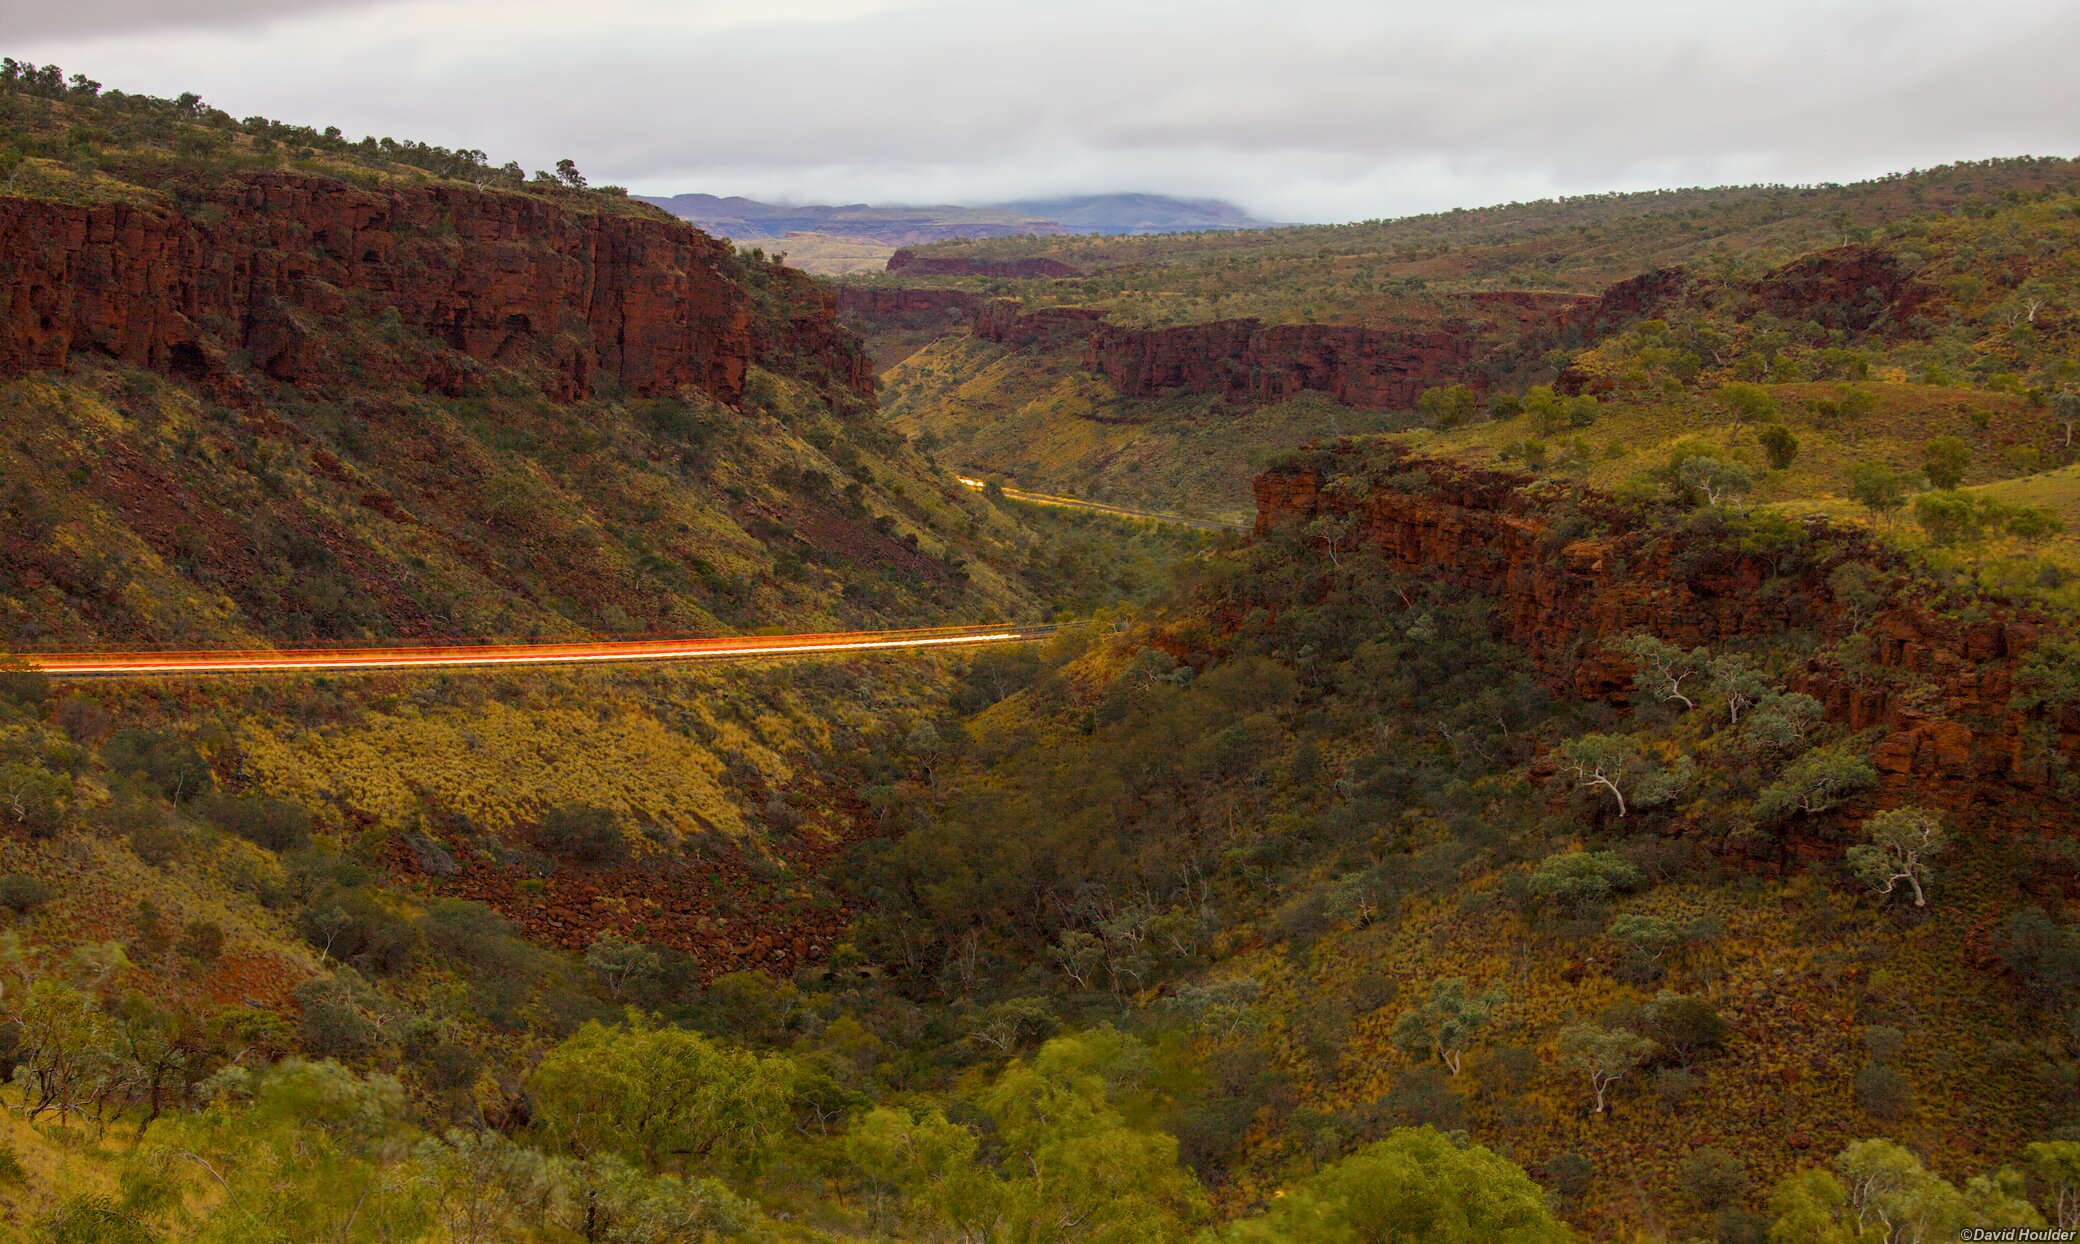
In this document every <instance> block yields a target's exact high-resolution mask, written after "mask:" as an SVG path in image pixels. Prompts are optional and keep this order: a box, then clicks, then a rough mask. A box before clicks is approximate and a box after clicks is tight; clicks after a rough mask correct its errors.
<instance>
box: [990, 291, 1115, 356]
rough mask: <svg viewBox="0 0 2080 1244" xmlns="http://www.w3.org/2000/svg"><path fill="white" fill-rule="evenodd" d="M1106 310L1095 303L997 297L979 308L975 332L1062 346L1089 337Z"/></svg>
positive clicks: (1007, 340)
mask: <svg viewBox="0 0 2080 1244" xmlns="http://www.w3.org/2000/svg"><path fill="white" fill-rule="evenodd" d="M1104 319H1105V313H1104V312H1103V311H1100V310H1098V309H1096V308H1094V307H1037V308H1035V309H1033V310H1031V311H1028V310H1026V309H1025V305H1024V304H1023V303H1021V302H1019V301H1018V300H1017V299H1015V298H997V299H993V300H992V301H990V302H988V303H986V304H984V305H983V307H982V309H981V310H979V311H978V312H976V314H975V318H974V322H973V327H974V330H975V335H976V336H977V337H981V338H982V339H984V340H985V341H997V342H1002V343H1004V344H1006V345H1015V346H1047V347H1053V346H1062V345H1068V344H1071V343H1073V342H1077V341H1082V340H1085V339H1087V338H1088V337H1089V336H1090V335H1091V333H1092V332H1093V331H1094V330H1096V329H1098V328H1100V327H1102V326H1103V323H1104Z"/></svg>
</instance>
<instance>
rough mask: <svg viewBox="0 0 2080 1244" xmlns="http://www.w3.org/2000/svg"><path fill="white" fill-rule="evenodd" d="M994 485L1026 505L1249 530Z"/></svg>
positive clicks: (977, 484)
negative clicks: (1049, 506) (1050, 506)
mask: <svg viewBox="0 0 2080 1244" xmlns="http://www.w3.org/2000/svg"><path fill="white" fill-rule="evenodd" d="M953 478H954V479H956V480H958V481H960V485H961V487H963V488H971V489H973V490H975V491H976V492H981V491H983V490H984V489H986V488H988V487H989V481H988V480H986V479H979V478H977V477H975V476H973V475H956V476H954V477H953ZM998 487H999V488H1000V489H1001V490H1002V491H1003V493H1004V497H1005V499H1006V500H1010V501H1023V502H1025V503H1027V504H1028V505H1052V506H1059V507H1060V508H1062V509H1065V510H1088V511H1090V512H1091V513H1094V514H1110V515H1112V516H1113V517H1114V518H1138V519H1141V520H1143V521H1145V522H1151V523H1176V524H1179V525H1182V526H1185V527H1197V528H1198V529H1199V530H1201V531H1247V530H1249V524H1248V523H1233V522H1223V521H1221V520H1219V519H1213V518H1186V517H1185V516H1184V515H1182V514H1163V513H1159V512H1157V511H1155V510H1136V509H1133V508H1131V507H1129V506H1124V505H1112V504H1110V503H1109V502H1105V501H1085V500H1084V499H1083V498H1081V497H1062V496H1057V495H1055V494H1054V493H1051V492H1029V491H1027V490H1026V489H1023V488H1013V487H1012V486H1011V485H1009V484H999V485H998Z"/></svg>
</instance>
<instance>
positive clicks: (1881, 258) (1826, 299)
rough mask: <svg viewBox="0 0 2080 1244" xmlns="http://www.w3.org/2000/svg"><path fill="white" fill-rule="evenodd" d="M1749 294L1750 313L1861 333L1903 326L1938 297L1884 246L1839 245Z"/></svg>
mask: <svg viewBox="0 0 2080 1244" xmlns="http://www.w3.org/2000/svg"><path fill="white" fill-rule="evenodd" d="M1746 292H1747V295H1748V299H1749V304H1748V308H1747V313H1748V314H1750V315H1753V314H1756V313H1759V312H1762V311H1768V312H1770V313H1772V314H1774V315H1776V316H1778V317H1780V318H1782V319H1787V320H1792V321H1804V320H1812V321H1814V322H1815V323H1817V324H1819V325H1821V326H1822V327H1824V328H1838V329H1844V330H1847V331H1849V332H1857V333H1861V332H1871V331H1873V330H1883V329H1887V328H1895V329H1896V328H1900V327H1903V326H1905V325H1906V323H1907V321H1908V320H1909V319H1911V318H1912V317H1913V316H1914V315H1915V314H1916V313H1917V312H1919V311H1920V310H1921V309H1922V308H1923V307H1924V306H1926V305H1927V304H1928V303H1929V302H1930V301H1931V300H1932V299H1933V298H1934V297H1935V290H1934V289H1932V288H1931V287H1929V286H1926V285H1923V284H1922V283H1921V282H1919V281H1917V280H1915V279H1914V278H1913V277H1912V276H1911V275H1910V274H1909V273H1908V272H1907V270H1906V269H1905V267H1904V266H1902V265H1901V263H1900V261H1899V259H1898V257H1897V256H1895V255H1894V254H1893V253H1892V252H1891V251H1888V250H1886V249H1885V248H1883V247H1880V246H1838V247H1836V248H1834V249H1833V250H1825V251H1819V252H1816V253H1814V254H1811V255H1807V256H1805V257H1803V258H1800V259H1795V260H1793V261H1791V262H1790V263H1787V264H1785V265H1784V266H1783V267H1781V268H1778V269H1776V270H1775V271H1773V272H1771V273H1769V274H1768V275H1767V276H1764V277H1762V278H1761V279H1760V280H1757V281H1754V282H1751V283H1750V284H1749V285H1748V286H1747V289H1746Z"/></svg>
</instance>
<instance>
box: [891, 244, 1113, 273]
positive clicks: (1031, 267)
mask: <svg viewBox="0 0 2080 1244" xmlns="http://www.w3.org/2000/svg"><path fill="white" fill-rule="evenodd" d="M888 270H889V271H890V272H901V273H903V274H905V275H907V276H982V277H997V278H1001V279H1004V280H1015V281H1021V280H1045V279H1048V278H1051V277H1075V276H1082V275H1083V269H1081V268H1079V267H1077V266H1076V265H1074V264H1067V263H1063V262H1062V261H1061V260H1059V259H1042V258H1038V257H1032V258H1026V259H957V258H951V257H948V256H944V255H919V254H918V253H917V252H916V251H913V250H910V249H909V248H908V247H905V248H904V249H902V250H899V251H897V252H896V253H895V254H893V255H890V256H889V257H888Z"/></svg>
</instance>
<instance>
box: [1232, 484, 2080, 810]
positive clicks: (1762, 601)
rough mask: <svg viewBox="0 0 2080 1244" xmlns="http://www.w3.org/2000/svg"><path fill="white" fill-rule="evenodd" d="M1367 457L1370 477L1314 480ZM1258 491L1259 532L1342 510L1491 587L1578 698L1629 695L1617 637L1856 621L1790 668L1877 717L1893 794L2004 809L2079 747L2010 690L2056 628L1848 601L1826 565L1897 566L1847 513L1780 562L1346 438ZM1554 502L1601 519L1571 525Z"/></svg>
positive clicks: (1842, 710)
mask: <svg viewBox="0 0 2080 1244" xmlns="http://www.w3.org/2000/svg"><path fill="white" fill-rule="evenodd" d="M1361 469H1364V470H1368V471H1370V472H1371V474H1372V476H1373V478H1374V479H1375V481H1376V483H1375V486H1374V487H1372V488H1369V489H1364V490H1357V491H1356V493H1355V495H1354V494H1353V492H1352V490H1347V489H1341V488H1339V489H1330V490H1325V489H1324V488H1323V484H1324V483H1325V482H1326V481H1327V480H1328V479H1329V478H1332V477H1334V476H1336V475H1338V474H1343V473H1346V472H1351V471H1357V470H1361ZM1255 491H1256V500H1257V530H1258V532H1259V533H1264V532H1268V531H1270V530H1272V529H1273V528H1277V527H1282V526H1286V525H1289V524H1295V523H1303V524H1304V523H1306V522H1309V521H1311V520H1312V519H1314V518H1316V517H1319V516H1323V515H1336V516H1344V515H1348V516H1351V517H1353V518H1354V519H1355V520H1356V522H1357V524H1358V527H1359V530H1360V531H1361V532H1362V538H1363V539H1364V540H1365V541H1367V542H1369V543H1370V544H1371V545H1373V546H1374V547H1376V548H1378V549H1379V550H1380V551H1381V553H1382V554H1384V555H1385V557H1386V559H1387V561H1388V562H1389V563H1390V564H1391V565H1394V566H1396V567H1398V568H1400V569H1403V570H1407V571H1411V572H1418V573H1421V574H1423V575H1426V576H1430V577H1433V578H1439V579H1443V580H1445V581H1447V582H1450V583H1454V584H1457V585H1459V586H1461V587H1464V588H1468V589H1471V590H1475V591H1479V592H1483V593H1486V594H1489V595H1491V596H1493V597H1494V598H1495V601H1496V605H1497V608H1498V610H1499V613H1500V616H1501V620H1502V625H1503V628H1504V630H1505V632H1506V634H1507V635H1508V637H1509V638H1510V639H1511V640H1513V641H1514V642H1516V643H1519V644H1521V645H1523V646H1524V647H1525V648H1526V649H1527V650H1528V651H1529V652H1530V653H1532V655H1533V656H1534V658H1535V659H1536V660H1537V661H1538V662H1539V663H1540V665H1541V666H1542V668H1543V669H1544V670H1545V671H1546V672H1547V674H1548V675H1549V676H1550V677H1551V678H1552V679H1553V681H1554V682H1555V683H1556V684H1557V685H1560V686H1564V687H1567V688H1569V689H1571V690H1572V691H1574V692H1575V693H1577V694H1579V695H1582V696H1584V697H1587V698H1592V699H1600V700H1606V701H1611V702H1618V703H1622V702H1624V700H1625V698H1626V695H1627V693H1628V692H1629V691H1630V689H1631V679H1632V667H1631V664H1630V663H1629V662H1628V661H1627V660H1625V659H1624V658H1623V657H1622V656H1620V655H1618V654H1617V653H1616V652H1615V651H1614V650H1613V647H1612V643H1613V641H1615V640H1617V639H1619V638H1621V637H1623V636H1625V635H1629V634H1631V633H1634V632H1639V631H1644V632H1648V633H1650V634H1654V635H1657V636H1659V637H1661V638H1662V639H1665V640H1667V641H1669V642H1671V643H1675V644H1678V645H1683V646H1686V647H1687V646H1693V645H1698V644H1704V645H1718V644H1723V643H1725V642H1727V641H1729V640H1736V639H1740V638H1743V637H1757V636H1772V635H1782V634H1785V633H1789V632H1797V631H1804V632H1808V633H1811V634H1817V635H1819V636H1820V637H1822V638H1823V639H1825V640H1830V641H1839V640H1841V639H1843V638H1845V637H1847V636H1849V635H1850V634H1851V633H1852V632H1856V631H1858V629H1859V622H1860V633H1861V634H1862V635H1863V636H1865V637H1866V638H1867V640H1868V642H1867V643H1866V644H1865V645H1863V647H1864V656H1863V658H1862V663H1861V664H1860V665H1859V667H1858V668H1856V669H1853V670H1852V669H1850V668H1848V667H1847V666H1846V665H1845V664H1844V662H1843V661H1842V660H1841V659H1839V658H1837V657H1834V656H1826V655H1823V656H1818V657H1814V658H1811V659H1810V660H1808V661H1807V663H1806V664H1805V665H1804V667H1803V668H1802V669H1801V670H1800V671H1799V672H1798V674H1797V676H1796V678H1795V679H1794V685H1795V686H1796V688H1797V689H1798V690H1801V691H1804V692H1806V693H1807V694H1810V695H1812V696H1814V697H1815V698H1816V699H1818V700H1819V701H1820V702H1821V703H1822V704H1823V705H1824V706H1825V707H1826V710H1827V714H1828V717H1829V718H1830V720H1833V721H1837V722H1841V723H1844V724H1846V725H1848V726H1849V727H1851V728H1852V729H1856V730H1876V731H1878V732H1879V740H1878V742H1877V744H1876V748H1875V751H1874V753H1873V758H1874V763H1875V764H1876V765H1877V767H1878V768H1879V770H1880V771H1881V772H1882V773H1883V774H1885V775H1886V777H1887V779H1888V793H1889V795H1890V796H1891V797H1893V798H1896V799H1897V798H1906V797H1909V796H1911V798H1912V799H1913V800H1914V801H1917V802H1922V803H1935V804H1941V805H1944V806H1948V807H1952V808H1959V809H1962V808H1967V807H1974V806H1976V807H1979V808H1980V809H1981V810H1982V811H1983V810H1985V809H1987V808H1989V807H1991V808H1998V809H2000V810H2001V811H2002V813H2003V815H2016V812H2015V808H2014V807H2013V806H2011V805H2010V801H2012V800H2015V799H2018V798H2040V797H2043V796H2045V795H2046V794H2047V791H2048V784H2049V782H2050V780H2051V774H2052V771H2053V765H2052V763H2051V762H2052V760H2053V759H2054V757H2062V758H2063V759H2064V760H2065V761H2066V762H2067V763H2069V764H2072V763H2080V709H2076V708H2074V707H2072V706H2066V707H2063V708H2057V709H2046V708H2043V707H2041V706H2038V707H2028V706H2025V704H2024V702H2022V701H2017V700H2016V698H2015V694H2014V693H2015V690H2016V686H2017V673H2018V670H2019V668H2020V666H2021V664H2022V662H2023V661H2024V660H2025V659H2026V658H2027V656H2028V654H2029V653H2030V652H2031V650H2032V649H2034V648H2035V647H2036V645H2037V644H2039V643H2040V642H2042V641H2043V640H2044V639H2045V638H2046V636H2047V634H2055V633H2058V628H2057V627H2056V626H2055V625H2054V624H2053V623H2051V622H2050V621H2048V620H2047V619H2045V618H2043V617H2040V616H2036V615H2034V614H2032V613H2030V612H2029V611H2028V610H2025V609H2022V608H2019V607H2015V606H2008V605H2001V604H1997V603H1994V602H1987V601H1976V602H1973V604H1974V607H1973V608H1972V609H1971V610H1969V611H1960V612H1962V613H1964V614H1966V615H1967V616H1968V618H1969V620H1965V619H1964V618H1961V617H1953V616H1950V615H1947V614H1945V613H1944V612H1942V611H1941V610H1940V608H1939V603H1938V602H1936V601H1934V600H1932V599H1931V598H1930V596H1929V595H1928V594H1927V593H1915V592H1910V591H1908V590H1906V589H1904V588H1896V589H1894V590H1893V591H1892V592H1891V593H1890V594H1889V595H1888V596H1887V598H1886V599H1885V600H1884V602H1883V604H1882V605H1880V606H1879V607H1878V608H1877V609H1875V610H1874V611H1869V610H1866V612H1865V613H1864V615H1863V616H1862V617H1861V618H1859V617H1858V616H1857V611H1856V610H1855V609H1854V608H1853V607H1852V606H1851V605H1850V604H1849V603H1847V602H1845V601H1842V600H1840V599H1838V598H1837V597H1836V595H1835V593H1834V591H1833V590H1832V589H1831V587H1830V586H1829V575H1830V573H1831V572H1832V570H1833V569H1834V568H1836V567H1837V566H1839V565H1841V564H1842V563H1843V562H1844V561H1847V560H1850V559H1859V560H1865V561H1869V562H1873V563H1875V564H1877V565H1879V566H1881V567H1882V568H1883V569H1885V570H1887V571H1888V572H1891V573H1893V574H1895V575H1897V574H1898V572H1899V571H1900V570H1901V569H1902V568H1901V566H1900V564H1899V563H1898V560H1897V558H1896V556H1895V555H1892V554H1889V553H1886V552H1883V551H1881V550H1878V549H1875V548H1874V547H1872V546H1871V545H1870V544H1869V543H1868V541H1867V539H1866V538H1865V537H1864V536H1863V534H1862V533H1861V532H1858V531H1855V530H1853V529H1842V528H1829V527H1827V526H1826V525H1825V524H1824V523H1821V522H1819V521H1818V520H1814V521H1813V522H1812V523H1810V524H1809V526H1810V527H1812V528H1813V530H1812V533H1811V534H1812V535H1813V536H1815V537H1816V539H1815V540H1814V541H1813V542H1812V545H1813V547H1814V548H1816V549H1820V550H1822V551H1821V552H1819V553H1818V554H1816V555H1815V556H1814V557H1812V558H1810V559H1807V560H1806V561H1805V562H1803V563H1802V564H1801V565H1800V566H1799V567H1798V568H1797V569H1795V570H1793V571H1791V572H1790V573H1789V574H1788V575H1787V574H1785V573H1778V572H1776V571H1775V570H1774V569H1773V567H1772V566H1771V564H1770V563H1769V561H1768V559H1767V557H1766V556H1765V555H1763V554H1758V553H1743V552H1741V551H1740V550H1739V548H1738V547H1737V546H1736V545H1735V544H1734V543H1733V542H1730V541H1729V542H1727V543H1726V544H1725V545H1724V546H1723V547H1715V546H1711V545H1704V544H1700V543H1698V542H1696V541H1694V540H1687V541H1686V539H1685V538H1684V537H1683V536H1681V535H1679V534H1677V533H1674V532H1671V531H1669V530H1666V529H1665V528H1662V527H1657V526H1656V525H1655V524H1653V523H1652V522H1650V521H1648V520H1647V519H1646V518H1645V517H1643V516H1642V515H1641V514H1640V513H1639V512H1638V511H1636V510H1630V509H1626V508H1624V507H1622V506H1620V505H1618V504H1617V503H1615V502H1614V501H1611V500H1609V499H1608V498H1603V497H1600V496H1597V495H1595V494H1589V493H1571V494H1569V495H1567V496H1565V497H1562V496H1558V495H1556V494H1555V493H1554V492H1553V491H1552V490H1551V487H1550V486H1549V485H1535V484H1534V483H1533V481H1531V480H1530V479H1528V478H1527V477H1524V476H1519V475H1512V474H1508V473H1504V472H1497V471H1487V470H1479V469H1474V468H1469V467H1465V466H1461V465H1459V464H1456V463H1451V462H1447V461H1443V460H1438V459H1429V458H1421V457H1417V456H1414V455H1408V454H1405V453H1398V452H1394V451H1389V453H1388V454H1387V455H1386V457H1385V459H1384V461H1382V460H1377V459H1375V460H1373V461H1372V462H1371V463H1370V465H1369V466H1367V465H1365V464H1363V463H1361V460H1360V459H1359V457H1358V455H1357V453H1356V451H1354V450H1352V449H1350V448H1348V447H1337V448H1336V449H1333V450H1323V451H1321V452H1320V453H1319V454H1317V455H1315V456H1314V461H1313V462H1312V463H1310V464H1306V465H1299V466H1294V467H1290V468H1283V469H1274V470H1272V471H1269V472H1266V473H1265V474H1264V475H1262V476H1260V477H1258V479H1257V480H1256V483H1255ZM1563 515H1573V516H1576V517H1577V518H1586V519H1588V520H1589V521H1590V522H1591V523H1592V524H1593V525H1595V526H1596V527H1597V528H1600V529H1601V534H1599V535H1596V536H1594V537H1589V538H1579V539H1567V538H1565V537H1563V536H1561V535H1559V534H1558V533H1559V532H1560V530H1561V528H1560V525H1559V524H1560V521H1561V519H1562V517H1563ZM2069 816H2070V814H2068V818H2069ZM2067 823H2068V826H2070V819H2068V822H2067Z"/></svg>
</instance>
